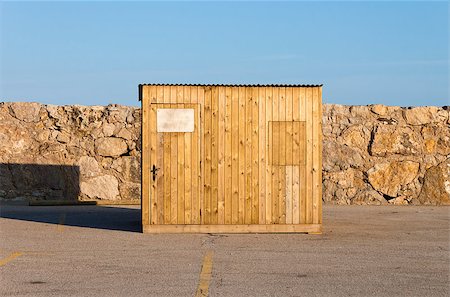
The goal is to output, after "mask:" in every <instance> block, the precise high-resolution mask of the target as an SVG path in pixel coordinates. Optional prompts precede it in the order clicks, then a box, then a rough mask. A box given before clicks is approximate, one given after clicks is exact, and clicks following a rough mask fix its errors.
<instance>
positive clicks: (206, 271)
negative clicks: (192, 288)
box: [195, 251, 213, 297]
mask: <svg viewBox="0 0 450 297" xmlns="http://www.w3.org/2000/svg"><path fill="white" fill-rule="evenodd" d="M212 257H213V251H208V252H207V253H206V255H205V257H204V258H203V265H202V271H201V272H200V280H199V282H198V288H197V293H196V294H195V297H205V296H208V290H209V281H210V280H211V272H212Z"/></svg>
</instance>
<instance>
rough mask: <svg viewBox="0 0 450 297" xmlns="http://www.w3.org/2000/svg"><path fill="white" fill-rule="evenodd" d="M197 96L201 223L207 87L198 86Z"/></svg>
mask: <svg viewBox="0 0 450 297" xmlns="http://www.w3.org/2000/svg"><path fill="white" fill-rule="evenodd" d="M197 96H198V103H199V104H200V107H199V116H200V121H199V123H200V124H199V129H198V130H199V132H198V133H199V134H200V135H199V136H200V137H199V142H198V145H199V147H198V148H199V151H200V160H199V162H198V163H199V166H200V167H199V175H198V185H199V192H200V205H199V206H200V209H199V212H198V214H199V222H200V224H203V223H205V221H204V217H205V215H204V214H205V187H204V183H205V160H206V157H205V147H206V143H205V130H204V129H205V88H204V87H203V86H198V87H197Z"/></svg>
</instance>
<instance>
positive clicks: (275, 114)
mask: <svg viewBox="0 0 450 297" xmlns="http://www.w3.org/2000/svg"><path fill="white" fill-rule="evenodd" d="M279 102H280V98H279V88H273V100H272V120H273V122H274V124H273V125H272V141H271V143H272V159H273V164H280V160H279V159H280V150H279V147H280V143H279V141H280V139H281V137H280V136H279V135H280V125H279V123H275V122H277V121H279V120H280V119H279V116H280V113H279ZM279 167H280V166H279V165H272V222H273V223H274V224H279V223H280V218H279V215H278V214H279V203H280V191H279V189H278V182H279V178H278V177H279V174H278V173H279Z"/></svg>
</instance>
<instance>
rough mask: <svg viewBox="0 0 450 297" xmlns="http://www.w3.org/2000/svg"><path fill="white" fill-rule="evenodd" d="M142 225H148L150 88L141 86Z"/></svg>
mask: <svg viewBox="0 0 450 297" xmlns="http://www.w3.org/2000/svg"><path fill="white" fill-rule="evenodd" d="M141 88H142V90H141V92H142V101H141V108H142V173H141V187H142V191H141V208H142V225H143V226H144V225H149V224H150V137H149V136H150V133H149V132H150V101H149V97H150V88H149V87H148V86H142V87H141Z"/></svg>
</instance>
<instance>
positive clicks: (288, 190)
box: [284, 165, 293, 224]
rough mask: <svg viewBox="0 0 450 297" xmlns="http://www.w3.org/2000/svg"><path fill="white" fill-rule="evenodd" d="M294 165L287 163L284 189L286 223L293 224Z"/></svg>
mask: <svg viewBox="0 0 450 297" xmlns="http://www.w3.org/2000/svg"><path fill="white" fill-rule="evenodd" d="M292 167H293V166H292V165H287V166H286V167H285V169H286V171H285V172H286V177H285V181H286V184H285V186H286V188H285V190H284V192H285V194H286V224H292V182H293V181H292Z"/></svg>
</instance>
